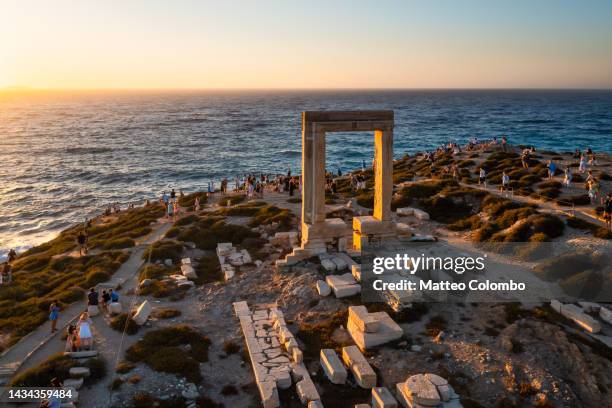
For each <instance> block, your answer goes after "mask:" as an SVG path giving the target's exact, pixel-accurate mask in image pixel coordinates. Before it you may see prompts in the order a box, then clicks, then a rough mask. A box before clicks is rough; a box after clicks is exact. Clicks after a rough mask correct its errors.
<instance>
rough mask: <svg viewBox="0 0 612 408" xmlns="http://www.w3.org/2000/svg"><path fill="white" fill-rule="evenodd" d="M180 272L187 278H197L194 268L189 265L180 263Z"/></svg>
mask: <svg viewBox="0 0 612 408" xmlns="http://www.w3.org/2000/svg"><path fill="white" fill-rule="evenodd" d="M181 273H182V274H183V276H184V277H186V278H187V279H197V278H198V274H196V272H195V270H194V269H193V267H192V266H191V265H181Z"/></svg>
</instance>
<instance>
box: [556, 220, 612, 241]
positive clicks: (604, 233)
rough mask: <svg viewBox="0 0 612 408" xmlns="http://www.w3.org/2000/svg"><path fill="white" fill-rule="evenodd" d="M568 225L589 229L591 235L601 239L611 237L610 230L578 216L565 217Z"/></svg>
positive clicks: (611, 232) (584, 229)
mask: <svg viewBox="0 0 612 408" xmlns="http://www.w3.org/2000/svg"><path fill="white" fill-rule="evenodd" d="M567 225H568V227H572V228H576V229H579V230H583V231H589V232H591V233H592V234H593V236H595V237H597V238H601V239H612V231H610V230H608V229H607V228H604V227H601V226H599V225H596V224H593V223H592V222H588V221H586V220H583V219H582V218H578V217H568V218H567Z"/></svg>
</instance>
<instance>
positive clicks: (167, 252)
mask: <svg viewBox="0 0 612 408" xmlns="http://www.w3.org/2000/svg"><path fill="white" fill-rule="evenodd" d="M182 254H183V245H182V244H179V243H178V242H176V241H157V242H155V243H154V244H153V245H151V246H150V247H149V248H147V250H146V251H145V252H144V253H143V254H142V259H144V260H145V261H147V260H149V261H150V262H157V261H161V262H164V261H165V260H166V259H171V260H172V262H173V263H178V262H179V261H180V260H181V255H182Z"/></svg>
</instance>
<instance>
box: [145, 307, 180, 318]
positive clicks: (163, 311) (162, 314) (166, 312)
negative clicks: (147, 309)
mask: <svg viewBox="0 0 612 408" xmlns="http://www.w3.org/2000/svg"><path fill="white" fill-rule="evenodd" d="M151 315H152V316H153V317H154V318H156V319H172V318H175V317H178V316H180V315H181V311H180V310H177V309H171V308H159V309H155V310H153V313H152V314H151Z"/></svg>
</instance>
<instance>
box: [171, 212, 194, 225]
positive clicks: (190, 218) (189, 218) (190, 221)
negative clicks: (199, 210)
mask: <svg viewBox="0 0 612 408" xmlns="http://www.w3.org/2000/svg"><path fill="white" fill-rule="evenodd" d="M199 219H200V217H198V216H197V215H194V214H191V215H188V216H186V217H183V218H181V219H180V220H178V221H176V222H175V223H174V226H175V227H183V226H185V225H190V224H193V223H194V222H197V221H198V220H199Z"/></svg>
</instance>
